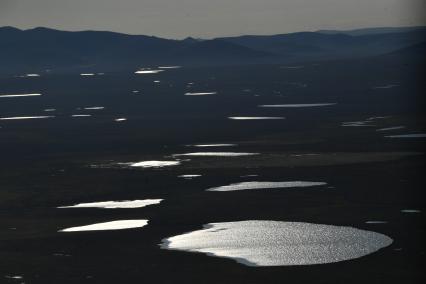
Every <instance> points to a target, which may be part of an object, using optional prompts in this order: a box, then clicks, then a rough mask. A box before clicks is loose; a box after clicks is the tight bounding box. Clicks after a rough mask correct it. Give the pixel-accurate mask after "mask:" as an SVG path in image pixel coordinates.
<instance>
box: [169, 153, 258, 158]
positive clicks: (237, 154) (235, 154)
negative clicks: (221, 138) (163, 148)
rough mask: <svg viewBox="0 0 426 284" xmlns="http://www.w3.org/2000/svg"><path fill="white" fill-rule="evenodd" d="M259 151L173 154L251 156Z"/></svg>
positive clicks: (185, 154)
mask: <svg viewBox="0 0 426 284" xmlns="http://www.w3.org/2000/svg"><path fill="white" fill-rule="evenodd" d="M253 155H259V153H245V152H194V153H184V154H174V155H173V156H198V157H240V156H253Z"/></svg>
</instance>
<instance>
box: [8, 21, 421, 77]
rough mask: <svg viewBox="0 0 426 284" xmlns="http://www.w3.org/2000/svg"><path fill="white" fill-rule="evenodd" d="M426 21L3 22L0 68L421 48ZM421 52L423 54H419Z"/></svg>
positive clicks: (327, 56)
mask: <svg viewBox="0 0 426 284" xmlns="http://www.w3.org/2000/svg"><path fill="white" fill-rule="evenodd" d="M425 35H426V27H414V28H372V29H361V30H352V31H317V32H298V33H289V34H279V35H261V36H260V35H245V36H236V37H222V38H215V39H209V40H203V39H193V38H186V39H183V40H173V39H164V38H159V37H154V36H144V35H128V34H120V33H115V32H105V31H79V32H69V31H59V30H54V29H49V28H42V27H39V28H34V29H28V30H20V29H17V28H14V27H0V62H1V65H0V73H3V74H4V73H8V74H9V73H17V72H22V73H24V72H27V73H36V72H44V71H46V70H52V71H57V72H75V71H80V72H105V71H120V70H128V69H137V68H140V67H149V66H158V65H185V66H209V65H226V64H228V65H229V64H233V65H237V64H260V63H284V64H285V63H287V64H294V63H298V62H304V61H319V60H335V59H342V58H363V57H369V56H376V55H384V54H395V53H397V52H398V51H399V50H401V51H403V52H401V54H406V53H410V51H413V52H415V54H417V55H421V54H422V51H424V46H425V44H424V42H425ZM423 54H424V53H423Z"/></svg>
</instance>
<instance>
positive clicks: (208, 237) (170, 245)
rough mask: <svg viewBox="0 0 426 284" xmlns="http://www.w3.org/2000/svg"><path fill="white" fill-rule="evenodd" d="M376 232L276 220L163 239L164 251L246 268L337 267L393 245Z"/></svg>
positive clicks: (216, 225) (205, 229)
mask: <svg viewBox="0 0 426 284" xmlns="http://www.w3.org/2000/svg"><path fill="white" fill-rule="evenodd" d="M392 242H393V240H392V239H391V238H389V237H388V236H385V235H383V234H379V233H376V232H371V231H365V230H359V229H356V228H352V227H343V226H331V225H320V224H310V223H298V222H278V221H240V222H224V223H210V224H207V225H204V226H203V229H202V230H198V231H193V232H190V233H186V234H183V235H178V236H174V237H170V238H167V239H164V240H163V241H162V243H161V244H160V246H161V248H163V249H170V250H180V251H187V252H201V253H205V254H207V255H209V256H216V257H225V258H231V259H233V260H235V261H236V262H238V263H241V264H244V265H247V266H286V265H313V264H325V263H334V262H340V261H345V260H350V259H355V258H359V257H362V256H365V255H368V254H371V253H374V252H376V251H378V250H379V249H382V248H385V247H387V246H389V245H391V244H392Z"/></svg>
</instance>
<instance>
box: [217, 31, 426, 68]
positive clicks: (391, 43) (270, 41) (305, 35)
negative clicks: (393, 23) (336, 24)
mask: <svg viewBox="0 0 426 284" xmlns="http://www.w3.org/2000/svg"><path fill="white" fill-rule="evenodd" d="M425 35H426V29H416V30H413V31H411V30H410V31H407V32H396V33H389V32H386V33H383V34H368V35H360V36H352V35H347V34H343V33H336V34H324V33H319V32H301V33H291V34H282V35H273V36H240V37H229V38H221V40H224V41H229V42H232V43H235V44H239V45H242V46H245V47H248V48H252V49H257V50H263V51H266V52H270V53H274V54H278V55H281V56H286V57H287V58H292V59H293V60H294V59H298V60H304V59H314V60H318V59H337V58H350V57H365V56H373V55H380V54H385V53H389V52H392V51H395V50H398V49H400V48H403V47H406V46H410V45H413V44H416V43H419V42H420V41H422V40H423V39H424V38H425Z"/></svg>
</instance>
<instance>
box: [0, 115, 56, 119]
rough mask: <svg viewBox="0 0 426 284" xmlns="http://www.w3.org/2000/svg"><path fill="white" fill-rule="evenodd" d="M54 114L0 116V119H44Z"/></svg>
mask: <svg viewBox="0 0 426 284" xmlns="http://www.w3.org/2000/svg"><path fill="white" fill-rule="evenodd" d="M52 117H55V116H52V115H42V116H13V117H0V120H25V119H45V118H52Z"/></svg>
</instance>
